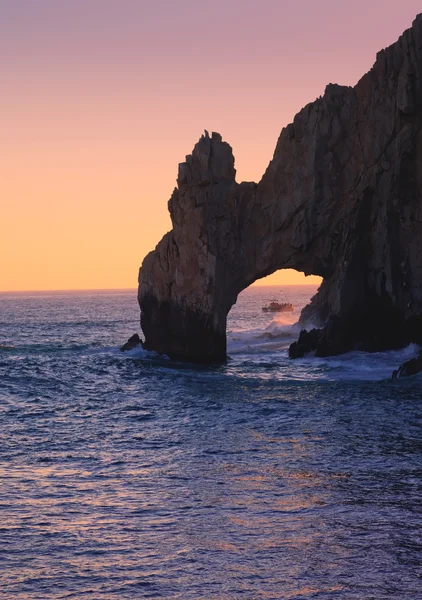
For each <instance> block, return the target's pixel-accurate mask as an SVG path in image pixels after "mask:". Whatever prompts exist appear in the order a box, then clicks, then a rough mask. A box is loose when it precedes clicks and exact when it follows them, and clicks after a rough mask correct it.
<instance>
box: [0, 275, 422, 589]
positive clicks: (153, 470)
mask: <svg viewBox="0 0 422 600" xmlns="http://www.w3.org/2000/svg"><path fill="white" fill-rule="evenodd" d="M315 291H316V288H314V287H311V286H303V287H284V288H282V287H272V288H265V287H255V288H254V287H252V288H249V289H248V290H246V291H245V292H243V293H242V294H241V296H240V297H239V300H238V303H237V305H236V306H235V307H233V309H232V311H231V313H230V315H229V325H228V329H229V333H228V346H229V355H230V360H229V361H228V363H227V364H226V365H224V366H213V367H198V366H194V365H189V364H182V363H175V362H171V361H170V360H168V359H166V358H164V357H159V356H156V355H154V354H153V353H147V352H145V351H143V350H133V351H131V352H129V353H121V352H120V351H119V346H120V345H121V344H123V343H124V342H125V341H126V340H127V338H128V337H129V336H130V335H132V334H133V333H134V332H136V331H139V326H138V323H139V314H138V306H137V302H136V292H134V291H112V292H110V291H108V292H107V291H104V292H98V291H97V292H82V293H81V292H79V293H76V292H74V293H65V292H61V293H32V294H31V293H25V294H23V293H22V294H17V293H15V294H12V293H8V294H0V345H2V346H3V348H2V349H0V442H1V443H0V476H1V482H0V598H1V599H5V600H14V599H25V600H26V599H31V600H48V599H78V600H79V599H93V600H96V599H101V598H104V599H116V600H117V599H119V600H120V599H126V598H127V599H132V598H177V599H182V600H189V599H207V600H210V599H238V598H239V599H240V598H242V599H248V600H249V599H251V600H255V599H260V598H263V599H264V598H265V599H295V600H305V599H306V600H308V599H311V598H318V599H320V600H325V599H331V598H340V599H346V600H347V599H360V600H371V599H374V600H382V599H394V600H407V599H409V600H417V599H422V378H421V377H419V376H416V377H410V378H405V379H402V380H396V381H392V380H391V372H392V370H393V369H394V368H397V366H398V365H399V364H400V363H401V362H403V361H404V360H406V359H407V358H409V357H411V356H413V355H414V353H415V348H414V347H411V346H410V347H408V348H406V349H404V350H400V351H397V352H388V353H379V354H364V353H358V352H355V353H350V354H346V355H344V356H340V357H335V358H329V359H316V358H314V357H308V358H305V359H301V360H297V361H291V360H289V359H288V357H287V348H288V345H289V344H290V343H291V341H292V340H293V339H294V338H295V337H297V334H298V331H297V327H295V326H294V322H295V321H296V320H297V317H298V314H299V311H300V308H301V307H302V306H303V305H304V304H305V303H306V302H307V301H308V300H309V298H310V297H311V296H312V295H313V294H314V293H315ZM271 300H279V301H288V302H292V303H293V304H294V305H295V307H296V310H295V312H294V313H290V314H289V313H286V314H281V315H271V314H267V313H263V312H262V310H261V309H262V306H263V305H264V304H267V303H268V302H270V301H271ZM4 346H6V348H5V347H4Z"/></svg>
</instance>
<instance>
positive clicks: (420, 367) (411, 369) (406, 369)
mask: <svg viewBox="0 0 422 600" xmlns="http://www.w3.org/2000/svg"><path fill="white" fill-rule="evenodd" d="M421 371H422V349H421V350H420V351H419V355H418V356H417V358H411V359H410V360H407V361H406V362H404V363H403V364H402V365H400V367H399V368H398V369H397V370H396V371H393V374H392V378H393V379H397V377H407V376H409V375H416V374H417V373H420V372H421Z"/></svg>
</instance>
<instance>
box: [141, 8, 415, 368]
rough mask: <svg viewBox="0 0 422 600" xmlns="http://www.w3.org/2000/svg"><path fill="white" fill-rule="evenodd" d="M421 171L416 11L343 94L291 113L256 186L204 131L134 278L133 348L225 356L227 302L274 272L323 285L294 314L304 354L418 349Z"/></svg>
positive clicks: (335, 88)
mask: <svg viewBox="0 0 422 600" xmlns="http://www.w3.org/2000/svg"><path fill="white" fill-rule="evenodd" d="M421 164H422V15H419V16H418V17H417V18H416V20H415V21H414V23H413V26H412V28H411V29H409V30H407V31H405V32H404V34H403V35H402V36H401V37H400V39H399V40H398V41H397V42H396V43H395V44H393V45H392V46H390V47H389V48H387V49H385V50H382V51H381V52H379V53H378V55H377V60H376V62H375V64H374V66H373V68H372V69H371V70H370V71H369V73H367V74H366V75H365V76H364V77H363V78H362V79H361V80H360V81H359V82H358V83H357V85H356V86H355V87H354V88H352V87H345V86H339V85H333V84H329V85H328V86H327V88H326V90H325V94H324V96H322V97H321V98H319V99H317V100H316V101H315V102H313V103H311V104H309V105H308V106H306V107H305V108H304V109H303V110H302V111H301V112H300V113H299V114H297V115H296V117H295V118H294V121H293V123H291V124H290V125H288V126H287V127H286V128H284V129H283V130H282V132H281V134H280V137H279V139H278V142H277V146H276V149H275V153H274V156H273V159H272V160H271V162H270V164H269V166H268V168H267V170H266V172H265V174H264V176H263V177H262V179H261V181H260V182H259V183H258V184H256V183H247V182H243V183H240V184H239V183H237V182H236V180H235V173H236V171H235V168H234V157H233V153H232V149H231V147H230V146H229V145H228V144H227V143H226V142H223V140H222V138H221V136H220V135H219V134H217V133H212V135H211V136H210V135H209V134H208V132H205V135H203V136H202V138H201V139H200V140H199V142H198V143H197V144H196V146H195V148H194V150H193V152H192V155H189V156H187V157H186V162H184V163H181V164H180V165H179V175H178V180H177V184H178V185H177V188H176V189H175V190H174V192H173V194H172V196H171V198H170V201H169V211H170V216H171V219H172V224H173V228H172V230H171V231H170V232H169V233H167V234H166V235H165V236H164V237H163V239H162V240H161V241H160V242H159V244H158V245H157V247H156V249H155V250H154V251H153V252H151V253H150V254H148V255H147V256H146V258H145V260H144V262H143V264H142V267H141V269H140V273H139V293H138V298H139V304H140V308H141V325H142V329H143V331H144V334H145V348H147V349H151V350H156V351H157V352H160V353H164V354H167V355H168V356H170V357H172V358H179V359H186V360H193V361H213V360H225V358H226V321H227V314H228V312H229V310H230V308H231V307H232V305H233V304H234V303H235V302H236V299H237V296H238V294H239V293H240V292H241V291H242V290H244V289H245V288H247V287H248V286H249V285H250V284H251V283H253V282H254V281H256V280H257V279H259V278H262V277H265V276H266V275H269V274H271V273H273V272H274V271H277V270H278V269H284V268H293V269H296V270H298V271H302V272H303V273H305V274H306V275H310V274H314V275H319V276H321V277H322V278H323V283H322V285H321V287H320V289H319V291H318V293H317V294H316V296H315V297H314V298H313V299H312V301H311V303H310V304H309V305H308V306H307V307H305V309H304V310H303V311H302V314H301V317H300V323H301V324H302V325H303V326H307V325H308V324H309V323H313V324H314V326H316V327H321V328H322V330H323V333H321V336H320V338H319V341H318V343H317V347H316V350H315V351H316V354H317V355H320V356H326V355H329V354H339V353H341V352H345V351H348V350H352V349H360V350H370V351H377V350H383V349H388V348H396V347H400V346H404V345H405V344H407V343H409V342H412V341H415V342H422V252H421V248H422V202H421V196H422V178H421V176H420V165H421ZM298 344H299V342H298ZM294 352H299V353H301V352H302V349H301V348H300V349H299V350H298V349H297V347H296V350H295V351H292V353H294Z"/></svg>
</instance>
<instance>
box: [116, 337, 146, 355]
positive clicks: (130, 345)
mask: <svg viewBox="0 0 422 600" xmlns="http://www.w3.org/2000/svg"><path fill="white" fill-rule="evenodd" d="M137 346H143V341H142V340H141V338H140V337H139V335H138V334H137V333H134V334H133V335H132V336H131V337H130V338H129V339H128V341H127V342H126V343H125V344H123V346H122V347H121V348H120V350H121V351H122V352H127V351H128V350H133V349H134V348H136V347H137Z"/></svg>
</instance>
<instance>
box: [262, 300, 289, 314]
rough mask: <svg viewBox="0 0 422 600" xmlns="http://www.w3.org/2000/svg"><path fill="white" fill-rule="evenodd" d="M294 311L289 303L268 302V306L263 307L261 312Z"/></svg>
mask: <svg viewBox="0 0 422 600" xmlns="http://www.w3.org/2000/svg"><path fill="white" fill-rule="evenodd" d="M294 309H295V307H294V306H293V304H291V303H290V302H281V303H280V302H270V303H269V305H268V306H263V307H262V310H263V312H292V311H293V310H294Z"/></svg>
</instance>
